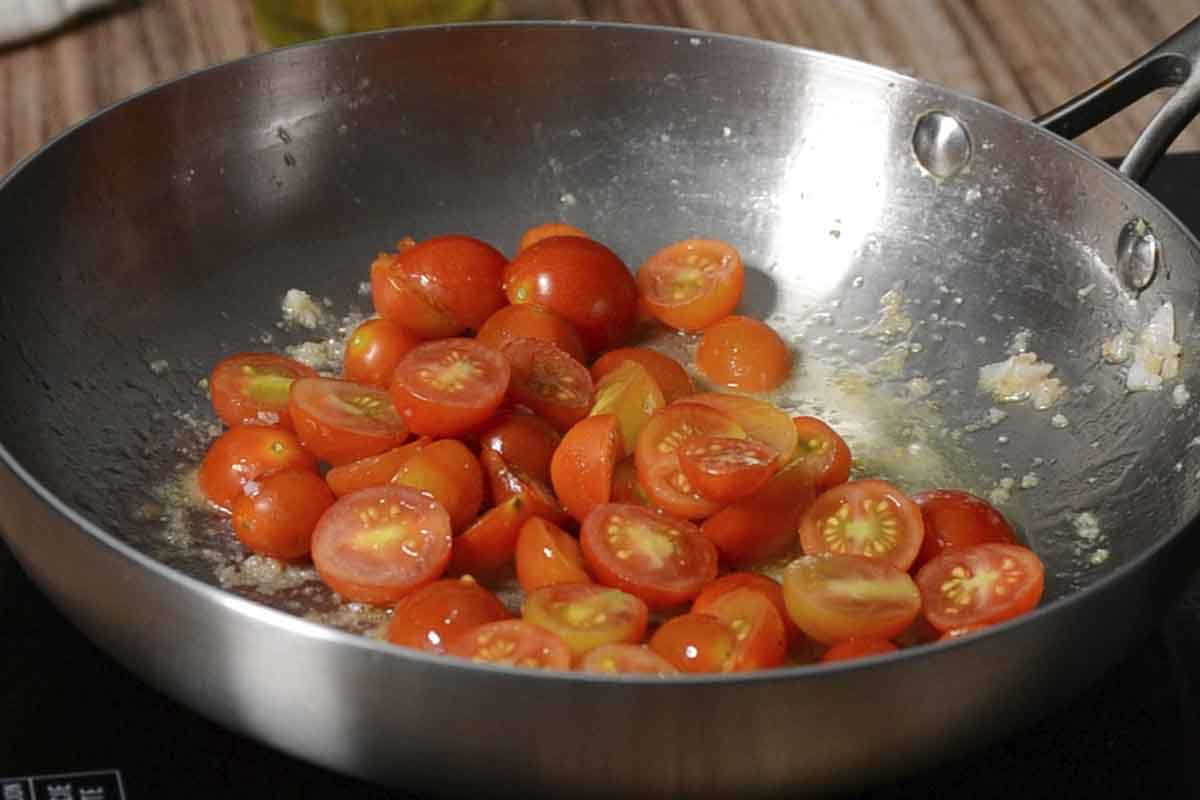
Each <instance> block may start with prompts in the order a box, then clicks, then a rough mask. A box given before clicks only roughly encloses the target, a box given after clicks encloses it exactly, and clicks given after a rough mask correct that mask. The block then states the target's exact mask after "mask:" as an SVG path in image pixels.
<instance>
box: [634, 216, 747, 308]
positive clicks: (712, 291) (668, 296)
mask: <svg viewBox="0 0 1200 800" xmlns="http://www.w3.org/2000/svg"><path fill="white" fill-rule="evenodd" d="M745 280H746V273H745V270H744V269H743V267H742V257H741V256H740V255H739V254H738V251H737V250H736V249H735V248H734V247H733V245H731V244H729V243H727V242H721V241H715V240H711V239H688V240H686V241H682V242H676V243H675V244H672V245H669V246H667V247H664V248H663V249H662V250H659V251H658V252H657V253H655V254H654V255H652V256H650V258H649V260H648V261H646V263H644V264H642V266H641V267H640V268H639V269H638V271H637V285H638V289H639V290H640V291H641V293H642V297H643V298H644V299H645V301H646V306H647V307H648V308H649V309H650V312H651V313H652V314H654V316H655V317H657V318H658V319H659V320H660V321H662V322H663V323H664V324H665V325H670V326H671V327H672V328H679V329H681V330H685V331H699V330H703V329H704V328H707V327H708V326H709V325H712V324H713V323H714V322H717V321H718V320H721V319H724V318H725V317H727V316H729V315H730V314H732V313H733V309H735V308H736V307H737V304H738V301H739V300H741V298H742V284H743V283H744V282H745Z"/></svg>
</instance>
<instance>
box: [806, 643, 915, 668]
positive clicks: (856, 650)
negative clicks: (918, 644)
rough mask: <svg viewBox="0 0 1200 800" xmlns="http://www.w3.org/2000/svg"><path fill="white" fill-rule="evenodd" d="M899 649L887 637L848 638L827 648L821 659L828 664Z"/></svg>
mask: <svg viewBox="0 0 1200 800" xmlns="http://www.w3.org/2000/svg"><path fill="white" fill-rule="evenodd" d="M897 649H898V648H897V647H896V645H894V644H892V643H891V642H889V641H888V640H887V639H846V640H845V641H842V642H838V643H836V644H835V645H834V646H833V647H830V648H829V649H828V650H826V651H825V655H823V656H821V661H822V662H824V663H826V664H831V663H833V662H835V661H853V660H855V659H857V658H867V657H868V656H879V655H883V654H884V653H894V652H896V650H897Z"/></svg>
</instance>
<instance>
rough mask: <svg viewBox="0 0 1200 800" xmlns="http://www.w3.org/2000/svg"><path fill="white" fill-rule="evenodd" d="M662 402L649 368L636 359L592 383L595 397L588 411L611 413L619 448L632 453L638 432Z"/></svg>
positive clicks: (660, 392)
mask: <svg viewBox="0 0 1200 800" xmlns="http://www.w3.org/2000/svg"><path fill="white" fill-rule="evenodd" d="M664 405H666V401H665V400H664V399H663V393H662V390H661V389H659V388H658V384H657V383H655V382H654V378H653V377H652V376H651V375H650V372H649V370H647V369H646V368H645V367H643V366H642V365H641V364H639V363H638V362H636V361H626V362H624V363H622V364H620V365H618V366H617V367H616V368H615V369H613V370H612V371H610V372H608V373H606V374H605V376H604V377H603V378H601V379H600V382H599V383H597V384H596V398H595V400H594V401H593V403H592V410H591V411H590V412H588V413H589V414H593V415H596V414H614V415H616V418H617V422H618V429H619V431H620V434H621V441H622V442H623V443H624V444H623V445H622V447H621V450H622V451H623V452H626V453H632V452H633V449H634V447H636V446H637V437H638V434H640V433H641V432H642V428H644V427H646V422H647V421H649V419H650V417H652V416H654V414H655V413H656V412H657V411H658V410H659V409H660V408H662V407H663V406H664Z"/></svg>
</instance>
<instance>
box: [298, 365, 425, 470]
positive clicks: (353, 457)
mask: <svg viewBox="0 0 1200 800" xmlns="http://www.w3.org/2000/svg"><path fill="white" fill-rule="evenodd" d="M288 406H289V408H290V409H291V414H292V422H293V424H294V425H295V426H296V435H297V436H298V437H299V438H300V441H301V442H302V443H303V444H304V447H305V448H306V449H307V450H308V451H309V452H310V453H312V454H313V455H315V456H316V457H317V458H319V459H321V460H322V461H326V462H328V463H330V464H334V465H338V464H348V463H350V462H351V461H357V460H358V459H360V458H367V457H368V456H376V455H379V454H380V453H383V452H386V451H388V450H390V449H392V448H393V447H395V446H397V445H399V444H401V443H403V442H404V440H405V439H407V438H408V428H406V427H405V425H404V420H402V419H401V418H400V415H399V414H397V413H396V407H395V406H394V405H393V404H392V398H391V396H389V395H388V393H387V392H385V391H383V390H382V389H376V388H375V387H374V386H363V385H362V384H359V383H350V382H349V381H338V380H333V379H332V378H300V379H299V380H297V381H296V382H295V383H293V384H292V392H291V399H290V400H289V403H288Z"/></svg>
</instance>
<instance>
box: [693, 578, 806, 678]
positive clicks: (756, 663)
mask: <svg viewBox="0 0 1200 800" xmlns="http://www.w3.org/2000/svg"><path fill="white" fill-rule="evenodd" d="M705 606H706V608H705V611H704V612H703V613H705V614H711V615H712V616H714V617H716V618H717V619H719V620H721V621H722V622H724V623H725V624H727V625H728V626H729V627H730V628H732V629H733V633H734V637H735V639H736V642H737V643H736V644H735V645H734V648H733V653H732V654H731V655H730V659H729V663H728V664H727V665H726V671H728V672H747V671H750V670H756V669H770V668H772V667H778V666H779V665H780V664H782V663H783V662H784V660H785V659H786V658H787V652H788V636H787V629H786V628H785V627H784V624H783V619H784V616H785V615H781V614H780V613H779V609H777V608H775V604H774V603H772V602H771V601H770V600H769V599H768V598H767V597H766V596H765V595H763V594H762V593H761V592H759V591H757V590H755V589H749V588H742V589H732V590H730V591H728V592H725V593H724V594H722V595H720V596H718V597H716V598H714V599H712V600H710V601H709V602H708V603H706V604H705Z"/></svg>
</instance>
